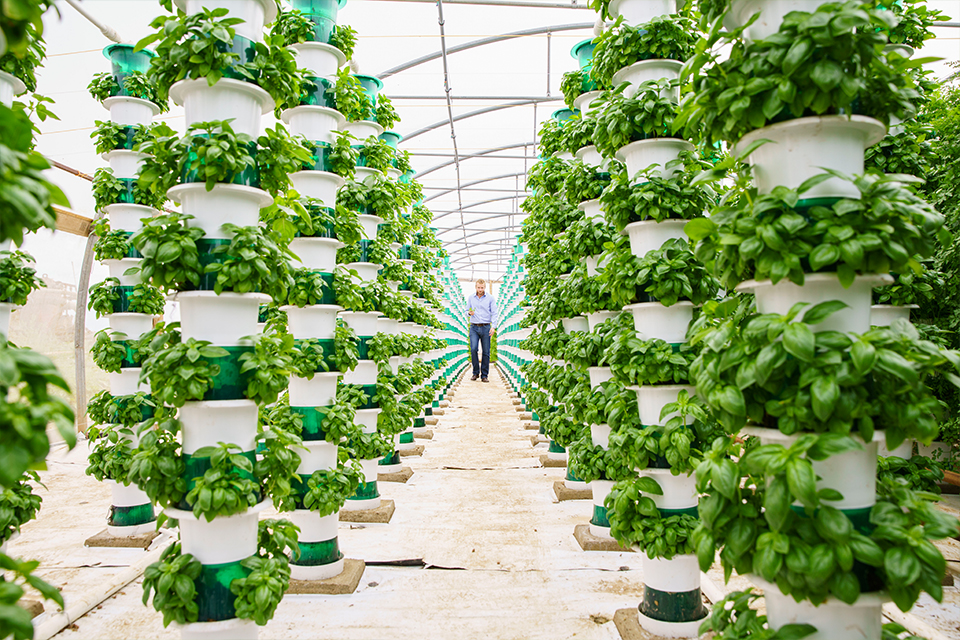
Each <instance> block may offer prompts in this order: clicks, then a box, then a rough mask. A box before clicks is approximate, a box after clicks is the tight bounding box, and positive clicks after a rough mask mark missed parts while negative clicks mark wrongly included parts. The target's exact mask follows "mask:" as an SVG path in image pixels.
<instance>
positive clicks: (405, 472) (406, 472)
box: [377, 467, 413, 482]
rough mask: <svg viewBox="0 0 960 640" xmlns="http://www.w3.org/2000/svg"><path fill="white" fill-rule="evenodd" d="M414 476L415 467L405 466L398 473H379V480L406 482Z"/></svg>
mask: <svg viewBox="0 0 960 640" xmlns="http://www.w3.org/2000/svg"><path fill="white" fill-rule="evenodd" d="M412 476H413V469H411V468H410V467H403V468H402V469H400V471H397V472H396V473H378V474H377V482H406V481H407V480H409V479H410V478H411V477H412Z"/></svg>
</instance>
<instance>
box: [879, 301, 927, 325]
mask: <svg viewBox="0 0 960 640" xmlns="http://www.w3.org/2000/svg"><path fill="white" fill-rule="evenodd" d="M919 308H920V307H919V305H915V304H908V305H903V306H895V305H892V304H875V305H873V306H871V307H870V325H871V326H874V327H889V326H891V325H893V323H894V322H896V321H897V320H906V321H907V322H910V310H911V309H919Z"/></svg>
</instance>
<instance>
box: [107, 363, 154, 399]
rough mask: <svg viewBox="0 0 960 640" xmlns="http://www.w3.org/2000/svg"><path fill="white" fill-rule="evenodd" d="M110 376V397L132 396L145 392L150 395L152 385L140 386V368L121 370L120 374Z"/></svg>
mask: <svg viewBox="0 0 960 640" xmlns="http://www.w3.org/2000/svg"><path fill="white" fill-rule="evenodd" d="M109 375H110V395H112V396H131V395H133V394H135V393H139V392H140V391H143V392H144V393H150V385H148V384H140V367H136V368H131V369H121V370H120V373H111V374H109Z"/></svg>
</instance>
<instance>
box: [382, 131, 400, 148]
mask: <svg viewBox="0 0 960 640" xmlns="http://www.w3.org/2000/svg"><path fill="white" fill-rule="evenodd" d="M380 140H382V141H383V142H386V143H387V144H388V145H389V146H390V148H391V149H396V148H397V145H399V144H400V141H401V140H403V136H402V135H400V134H399V133H397V132H396V131H384V132H383V133H381V134H380Z"/></svg>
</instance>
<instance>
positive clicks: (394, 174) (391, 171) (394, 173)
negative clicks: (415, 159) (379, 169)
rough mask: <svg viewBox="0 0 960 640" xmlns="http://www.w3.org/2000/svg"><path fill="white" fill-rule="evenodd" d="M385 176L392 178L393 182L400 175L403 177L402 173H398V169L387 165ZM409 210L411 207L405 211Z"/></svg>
mask: <svg viewBox="0 0 960 640" xmlns="http://www.w3.org/2000/svg"><path fill="white" fill-rule="evenodd" d="M387 177H388V178H390V179H391V180H393V181H394V182H396V181H397V180H399V179H400V178H401V177H403V174H402V173H400V170H399V169H394V168H393V167H387ZM410 210H412V207H410V208H408V209H407V211H406V213H409V212H410Z"/></svg>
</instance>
